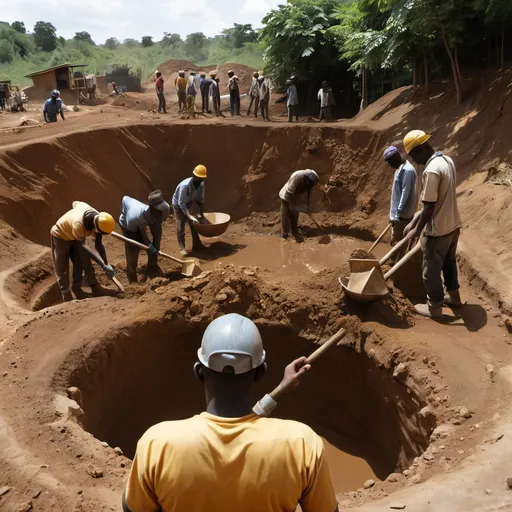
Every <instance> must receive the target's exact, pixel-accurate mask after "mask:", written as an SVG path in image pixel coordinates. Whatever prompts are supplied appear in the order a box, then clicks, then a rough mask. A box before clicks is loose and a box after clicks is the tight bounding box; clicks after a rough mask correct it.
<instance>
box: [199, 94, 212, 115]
mask: <svg viewBox="0 0 512 512" xmlns="http://www.w3.org/2000/svg"><path fill="white" fill-rule="evenodd" d="M201 99H202V100H203V106H202V107H203V112H209V110H210V98H209V96H208V93H206V96H202V95H201Z"/></svg>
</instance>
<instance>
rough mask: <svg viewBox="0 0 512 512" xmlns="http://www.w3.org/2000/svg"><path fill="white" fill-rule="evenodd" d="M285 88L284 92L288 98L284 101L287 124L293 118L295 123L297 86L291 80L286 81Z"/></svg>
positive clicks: (297, 117) (297, 107)
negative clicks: (286, 111)
mask: <svg viewBox="0 0 512 512" xmlns="http://www.w3.org/2000/svg"><path fill="white" fill-rule="evenodd" d="M286 86H287V87H288V88H287V90H286V95H287V96H288V99H287V101H286V106H287V107H288V122H289V123H291V122H292V121H293V117H294V116H295V120H296V121H298V120H299V95H298V94H297V86H296V85H295V82H294V80H293V79H292V78H290V80H286Z"/></svg>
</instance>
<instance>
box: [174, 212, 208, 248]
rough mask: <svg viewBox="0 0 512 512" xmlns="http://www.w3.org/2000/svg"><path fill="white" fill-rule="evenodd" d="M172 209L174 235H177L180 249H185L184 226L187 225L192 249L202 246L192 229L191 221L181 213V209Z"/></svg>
mask: <svg viewBox="0 0 512 512" xmlns="http://www.w3.org/2000/svg"><path fill="white" fill-rule="evenodd" d="M173 209H174V217H175V218H176V234H177V235H178V244H179V246H180V249H185V225H186V224H187V223H188V225H189V227H190V232H191V233H192V247H193V248H194V247H200V246H202V245H203V244H202V242H201V239H200V238H199V235H198V234H197V231H196V230H195V228H194V224H193V223H192V221H191V220H190V219H189V218H188V217H187V216H186V215H185V214H184V213H183V211H182V210H181V208H175V207H174V206H173Z"/></svg>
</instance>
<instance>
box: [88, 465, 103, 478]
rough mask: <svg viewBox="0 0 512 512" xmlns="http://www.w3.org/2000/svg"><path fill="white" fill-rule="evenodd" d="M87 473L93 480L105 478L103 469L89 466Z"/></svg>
mask: <svg viewBox="0 0 512 512" xmlns="http://www.w3.org/2000/svg"><path fill="white" fill-rule="evenodd" d="M87 473H88V474H89V475H91V476H92V477H93V478H102V477H103V469H101V468H98V467H95V466H93V465H92V464H89V465H88V466H87Z"/></svg>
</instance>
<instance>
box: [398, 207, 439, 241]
mask: <svg viewBox="0 0 512 512" xmlns="http://www.w3.org/2000/svg"><path fill="white" fill-rule="evenodd" d="M435 206H436V203H427V202H424V203H423V208H422V209H421V211H420V212H419V215H418V214H416V216H415V217H414V219H413V220H412V222H411V223H410V224H409V225H408V226H407V227H406V228H405V229H408V231H407V234H406V236H405V237H404V238H405V239H407V240H409V241H411V240H415V239H416V238H418V237H419V236H420V235H421V232H422V231H423V228H424V227H425V226H426V225H427V224H428V222H429V221H430V219H432V216H433V215H434V208H435ZM413 223H414V225H413V226H412V227H409V226H411V225H412V224H413ZM404 232H405V230H404Z"/></svg>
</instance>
